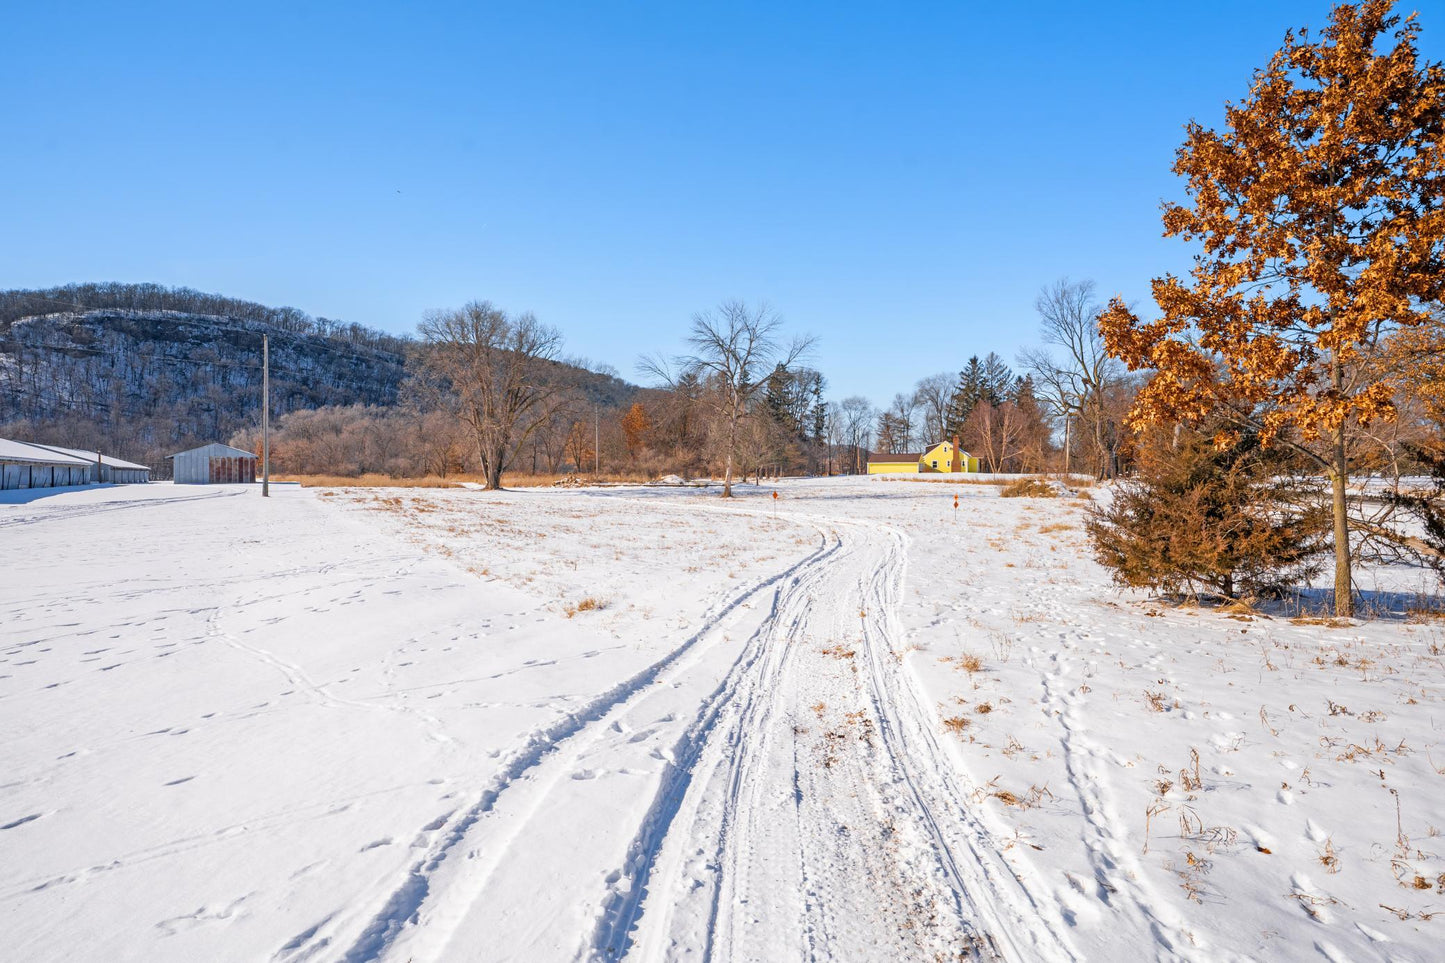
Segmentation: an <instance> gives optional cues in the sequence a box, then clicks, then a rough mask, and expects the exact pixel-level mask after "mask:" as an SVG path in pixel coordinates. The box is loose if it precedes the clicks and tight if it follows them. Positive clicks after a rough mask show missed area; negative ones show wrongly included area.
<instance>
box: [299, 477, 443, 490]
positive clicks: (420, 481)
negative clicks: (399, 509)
mask: <svg viewBox="0 0 1445 963" xmlns="http://www.w3.org/2000/svg"><path fill="white" fill-rule="evenodd" d="M271 477H272V480H273V481H278V482H297V483H299V484H300V485H301V487H302V488H455V487H456V486H457V485H458V484H459V483H460V482H462V481H465V480H466V477H465V476H460V475H452V476H449V477H447V478H441V477H439V476H437V475H427V476H426V477H425V478H393V477H392V476H390V475H374V474H373V475H357V476H347V475H273V476H271Z"/></svg>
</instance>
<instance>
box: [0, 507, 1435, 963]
mask: <svg viewBox="0 0 1445 963" xmlns="http://www.w3.org/2000/svg"><path fill="white" fill-rule="evenodd" d="M771 490H772V489H771V488H767V487H764V488H762V489H756V488H754V487H752V486H747V487H746V488H745V489H743V490H742V491H743V494H744V495H745V497H744V498H741V499H738V500H737V501H736V502H735V503H732V504H723V503H721V502H720V501H719V500H718V499H717V498H716V497H714V496H711V495H709V494H708V493H706V492H702V491H698V490H681V491H677V490H666V489H642V488H637V489H608V490H597V491H588V490H580V491H526V492H516V493H505V494H492V493H485V492H473V491H462V490H388V491H382V490H370V491H367V490H348V491H337V492H321V493H317V492H313V491H303V490H299V489H295V488H290V487H277V488H276V489H274V496H275V497H273V498H272V499H270V500H269V501H263V500H262V499H261V498H260V497H259V492H258V491H256V490H254V489H242V488H223V489H206V488H196V489H186V488H176V487H172V486H169V485H152V486H146V487H135V488H115V489H112V488H95V489H90V490H83V491H70V492H64V493H60V494H54V495H50V496H48V497H40V498H35V497H34V495H35V493H28V494H26V496H25V498H22V499H18V500H17V501H18V503H14V504H4V505H0V547H3V549H4V552H5V557H6V560H7V561H6V565H7V569H6V575H5V579H4V581H3V583H0V733H3V734H4V738H3V740H0V932H4V933H5V934H6V937H5V939H4V941H3V944H4V947H5V948H4V949H3V950H0V957H5V958H14V959H24V960H73V959H95V960H119V959H135V960H197V959H206V960H277V961H289V960H353V961H355V960H372V959H384V960H397V961H405V960H411V959H415V960H454V959H455V960H527V961H532V960H570V959H601V960H606V959H615V958H620V957H624V956H625V957H627V958H630V959H642V960H654V959H673V958H678V959H684V958H686V959H713V960H765V961H784V960H794V959H838V960H849V961H857V960H880V961H885V960H914V959H917V960H935V959H957V958H960V957H963V958H983V959H992V958H1002V959H1007V960H1020V961H1032V960H1070V959H1091V960H1123V959H1130V960H1132V959H1197V960H1218V959H1224V960H1228V959H1268V960H1277V959H1319V958H1328V959H1333V960H1366V959H1392V960H1431V959H1438V958H1440V952H1439V947H1440V945H1442V937H1445V930H1442V929H1441V927H1445V916H1437V915H1436V914H1440V913H1445V841H1442V840H1441V839H1440V837H1439V833H1440V831H1441V829H1442V828H1445V744H1442V743H1445V733H1442V729H1445V714H1442V712H1441V708H1442V704H1441V700H1442V695H1445V668H1442V662H1445V648H1442V647H1445V623H1440V622H1436V621H1430V620H1420V621H1413V620H1410V619H1401V618H1396V619H1385V620H1379V621H1375V622H1370V623H1364V624H1358V625H1344V626H1334V625H1330V624H1322V622H1321V621H1320V620H1304V619H1299V620H1291V619H1288V618H1284V617H1276V618H1265V617H1262V616H1258V615H1254V616H1251V615H1248V614H1242V613H1233V614H1230V613H1223V612H1218V611H1210V610H1203V611H1201V610H1192V609H1178V608H1166V607H1164V606H1160V605H1156V604H1150V603H1149V602H1148V601H1147V600H1144V599H1142V598H1136V597H1128V596H1121V595H1119V594H1117V593H1115V592H1114V591H1113V590H1112V589H1111V588H1110V587H1109V586H1108V583H1107V579H1106V578H1105V577H1104V575H1103V574H1102V572H1101V571H1100V570H1099V569H1098V568H1097V567H1096V566H1095V565H1094V564H1093V563H1092V562H1091V561H1089V560H1088V558H1087V552H1086V551H1085V549H1084V544H1083V536H1082V532H1081V530H1080V528H1079V518H1080V514H1081V511H1082V504H1083V503H1082V502H1081V501H1079V500H1076V499H1045V500H1033V499H1000V498H999V497H998V491H997V489H996V488H993V487H990V486H982V485H956V484H942V483H940V484H933V485H909V484H898V483H893V484H886V483H883V482H880V481H878V480H876V479H872V480H870V479H851V480H846V479H845V480H830V481H813V482H785V483H783V484H782V485H781V486H779V491H780V493H781V495H782V497H781V498H780V499H778V500H777V502H776V504H775V503H774V501H773V499H771V498H770V497H768V495H769V493H770V492H771ZM955 493H957V494H958V495H959V496H960V503H961V506H960V509H959V511H958V513H957V517H956V519H955V516H954V511H953V508H952V498H953V495H954V494H955ZM16 560H23V561H21V562H19V563H17V561H16ZM1376 580H1378V586H1377V587H1379V588H1382V589H1389V590H1394V591H1399V592H1403V593H1405V594H1406V595H1407V596H1408V595H1409V594H1410V593H1413V592H1414V591H1416V590H1417V589H1418V588H1420V587H1421V585H1422V584H1423V583H1421V582H1420V581H1419V577H1418V576H1417V575H1414V574H1410V573H1399V572H1385V573H1378V575H1375V576H1372V580H1371V581H1370V582H1369V583H1368V584H1370V585H1376ZM1398 598H1399V597H1398V596H1391V597H1388V598H1387V599H1386V601H1390V602H1394V601H1398ZM1390 607H1398V606H1394V605H1392V606H1390Z"/></svg>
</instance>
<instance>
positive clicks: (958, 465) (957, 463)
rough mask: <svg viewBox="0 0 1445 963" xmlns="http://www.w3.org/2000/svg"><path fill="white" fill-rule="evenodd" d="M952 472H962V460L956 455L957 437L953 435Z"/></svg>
mask: <svg viewBox="0 0 1445 963" xmlns="http://www.w3.org/2000/svg"><path fill="white" fill-rule="evenodd" d="M953 470H954V471H955V472H961V471H963V461H962V459H961V458H960V457H959V454H958V436H957V435H954V436H953Z"/></svg>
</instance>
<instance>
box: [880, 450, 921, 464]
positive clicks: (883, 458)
mask: <svg viewBox="0 0 1445 963" xmlns="http://www.w3.org/2000/svg"><path fill="white" fill-rule="evenodd" d="M922 458H923V452H921V451H920V452H916V453H915V452H902V453H899V454H890V453H888V452H882V451H870V452H869V453H868V460H869V461H876V462H880V463H882V462H895V461H896V462H898V463H899V464H902V463H903V462H905V461H919V460H920V459H922Z"/></svg>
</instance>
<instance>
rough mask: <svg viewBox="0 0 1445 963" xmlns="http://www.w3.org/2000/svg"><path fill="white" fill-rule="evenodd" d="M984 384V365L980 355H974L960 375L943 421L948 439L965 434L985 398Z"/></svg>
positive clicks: (944, 431)
mask: <svg viewBox="0 0 1445 963" xmlns="http://www.w3.org/2000/svg"><path fill="white" fill-rule="evenodd" d="M984 383H985V382H984V368H983V363H982V362H980V361H979V360H978V355H974V356H973V357H971V358H969V359H968V364H966V365H964V367H963V370H962V371H960V372H959V373H958V384H957V386H955V387H954V389H953V397H952V398H950V399H949V402H948V415H947V417H945V418H944V421H943V433H944V435H945V436H946V437H947V438H954V437H957V436H958V435H959V434H961V433H962V432H963V426H964V423H965V422H967V421H968V416H969V415H971V414H973V409H974V408H975V407H976V406H977V405H978V402H979V399H981V398H982V397H983V393H984Z"/></svg>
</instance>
